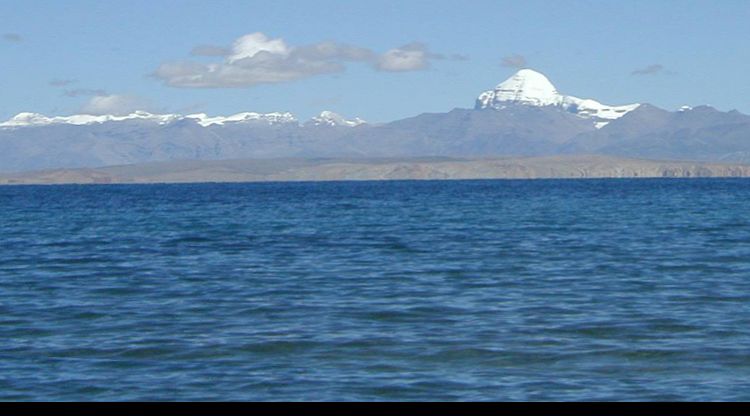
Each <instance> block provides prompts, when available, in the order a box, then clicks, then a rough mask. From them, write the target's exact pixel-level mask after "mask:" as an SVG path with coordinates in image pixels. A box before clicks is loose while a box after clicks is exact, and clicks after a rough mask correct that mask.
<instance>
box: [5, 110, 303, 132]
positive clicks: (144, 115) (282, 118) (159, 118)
mask: <svg viewBox="0 0 750 416" xmlns="http://www.w3.org/2000/svg"><path fill="white" fill-rule="evenodd" d="M186 119H188V120H194V121H195V122H196V123H198V124H200V125H201V126H203V127H207V126H211V125H224V124H227V123H247V122H262V123H266V124H270V125H274V124H282V123H296V122H297V118H296V117H294V115H293V114H291V113H266V114H262V113H252V112H245V113H238V114H234V115H231V116H216V117H211V116H208V115H206V114H203V113H200V114H189V115H181V114H151V113H148V112H146V111H136V112H134V113H132V114H128V115H123V116H117V115H90V114H76V115H72V116H56V117H47V116H45V115H43V114H39V113H20V114H17V115H16V116H14V117H13V118H11V119H10V120H8V121H6V122H4V123H0V128H17V127H34V126H49V125H53V124H69V125H75V126H84V125H90V124H103V123H109V122H117V121H134V120H140V121H149V122H154V123H157V124H169V123H172V122H175V121H179V120H186Z"/></svg>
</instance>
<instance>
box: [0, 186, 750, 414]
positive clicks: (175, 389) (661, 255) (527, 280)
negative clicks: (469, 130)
mask: <svg viewBox="0 0 750 416" xmlns="http://www.w3.org/2000/svg"><path fill="white" fill-rule="evenodd" d="M749 208H750V181H749V180H742V179H737V180H719V179H702V180H701V179H695V180H674V179H673V180H549V181H546V180H545V181H455V182H453V181H434V182H432V181H430V182H410V181H404V182H359V183H357V182H339V183H287V184H281V183H277V184H200V185H134V186H129V185H127V186H117V185H113V186H38V187H0V400H750V209H749Z"/></svg>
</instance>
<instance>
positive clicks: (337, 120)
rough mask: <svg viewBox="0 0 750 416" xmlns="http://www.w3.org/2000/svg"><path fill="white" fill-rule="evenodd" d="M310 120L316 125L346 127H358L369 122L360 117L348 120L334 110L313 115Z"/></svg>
mask: <svg viewBox="0 0 750 416" xmlns="http://www.w3.org/2000/svg"><path fill="white" fill-rule="evenodd" d="M310 122H311V123H312V124H313V125H315V126H332V127H336V126H344V127H356V126H359V125H362V124H366V123H367V122H366V121H364V120H362V119H361V118H359V117H355V118H354V120H347V119H346V118H344V116H342V115H341V114H337V113H334V112H333V111H323V112H321V113H320V115H318V116H317V117H313V118H312V119H311V120H310Z"/></svg>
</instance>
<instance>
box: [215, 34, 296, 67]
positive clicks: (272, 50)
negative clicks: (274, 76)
mask: <svg viewBox="0 0 750 416" xmlns="http://www.w3.org/2000/svg"><path fill="white" fill-rule="evenodd" d="M259 52H268V53H269V54H271V55H280V56H287V55H289V47H288V46H287V45H286V43H285V42H284V40H283V39H269V38H268V37H267V36H266V35H264V34H263V33H260V32H256V33H251V34H249V35H245V36H242V37H241V38H239V39H237V40H235V41H234V44H233V45H232V53H231V54H230V55H229V56H228V57H227V62H228V63H230V64H231V63H234V62H237V61H239V60H240V59H245V58H252V57H254V56H255V55H257V54H258V53H259Z"/></svg>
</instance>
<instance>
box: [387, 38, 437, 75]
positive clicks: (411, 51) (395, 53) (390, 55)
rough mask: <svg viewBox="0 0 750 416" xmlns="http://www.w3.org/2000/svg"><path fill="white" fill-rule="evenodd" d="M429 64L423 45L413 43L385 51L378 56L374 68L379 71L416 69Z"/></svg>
mask: <svg viewBox="0 0 750 416" xmlns="http://www.w3.org/2000/svg"><path fill="white" fill-rule="evenodd" d="M429 65H430V54H429V53H428V52H427V48H426V47H425V46H424V45H421V44H418V43H413V44H409V45H404V46H402V47H400V48H395V49H391V50H389V51H387V52H386V53H384V54H383V55H381V56H380V58H378V62H377V64H376V66H375V67H376V68H377V69H379V70H381V71H392V72H404V71H418V70H420V69H425V68H427V67H429Z"/></svg>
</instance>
